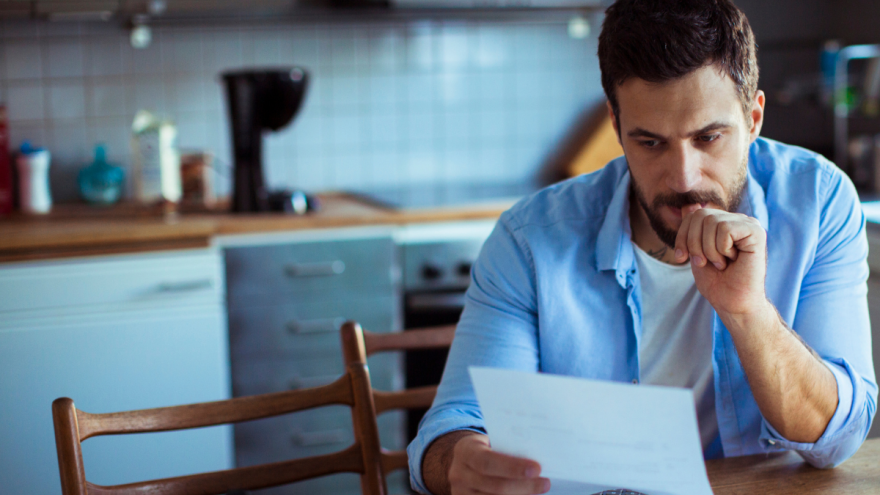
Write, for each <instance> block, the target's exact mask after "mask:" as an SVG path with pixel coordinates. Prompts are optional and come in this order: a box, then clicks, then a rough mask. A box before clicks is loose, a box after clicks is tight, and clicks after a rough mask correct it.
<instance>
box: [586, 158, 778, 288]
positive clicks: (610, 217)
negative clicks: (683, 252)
mask: <svg viewBox="0 0 880 495" xmlns="http://www.w3.org/2000/svg"><path fill="white" fill-rule="evenodd" d="M753 150H754V146H753V147H752V150H750V151H753ZM624 163H625V162H624ZM749 163H750V165H751V163H754V161H753V157H752V153H751V152H750V153H749ZM629 184H630V175H629V170H626V171H625V172H624V173H623V174H622V175H621V177H620V181H618V183H617V188H616V189H615V190H614V195H613V196H612V197H611V203H609V205H608V210H607V211H606V213H605V220H603V222H602V227H601V228H600V229H599V235H598V236H597V238H596V268H597V269H598V270H600V271H601V270H614V271H615V272H616V273H617V277H618V279H620V280H619V281H620V282H623V280H624V277H625V274H626V271H627V270H630V269H631V268H632V266H633V263H634V262H635V258H634V256H635V254H634V253H633V246H632V231H631V229H630V224H629V197H630V194H629ZM737 211H738V212H739V213H743V214H745V215H748V216H750V217H754V218H757V219H758V221H759V222H760V223H761V226H762V227H764V230H767V229H768V225H769V218H768V215H767V203H766V200H765V197H764V190H763V189H762V188H761V185H760V184H758V182H757V181H756V180H755V178H754V177H753V176H752V172H751V166H750V167H749V168H748V175H747V176H746V191H745V194H744V197H743V200H742V202H741V203H740V205H739V208H738V209H737Z"/></svg>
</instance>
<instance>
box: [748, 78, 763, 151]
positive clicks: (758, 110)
mask: <svg viewBox="0 0 880 495" xmlns="http://www.w3.org/2000/svg"><path fill="white" fill-rule="evenodd" d="M764 103H765V97H764V92H763V91H761V90H760V89H759V90H758V91H756V92H755V97H754V98H753V99H752V111H751V112H749V117H751V118H750V120H751V122H749V123H750V124H751V128H750V129H749V142H750V143H751V142H754V141H755V139H758V136H759V135H760V134H761V126H763V125H764Z"/></svg>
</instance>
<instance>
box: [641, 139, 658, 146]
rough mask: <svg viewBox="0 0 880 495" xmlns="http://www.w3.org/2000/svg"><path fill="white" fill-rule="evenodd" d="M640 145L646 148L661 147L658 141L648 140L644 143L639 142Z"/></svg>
mask: <svg viewBox="0 0 880 495" xmlns="http://www.w3.org/2000/svg"><path fill="white" fill-rule="evenodd" d="M639 144H640V145H642V146H644V147H645V148H656V147H657V146H659V145H660V141H659V140H657V139H647V140H643V141H639Z"/></svg>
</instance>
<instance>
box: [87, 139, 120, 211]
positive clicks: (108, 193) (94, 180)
mask: <svg viewBox="0 0 880 495" xmlns="http://www.w3.org/2000/svg"><path fill="white" fill-rule="evenodd" d="M124 180H125V172H124V171H123V170H122V168H120V167H118V166H116V165H112V164H109V163H107V152H106V150H105V149H104V146H103V145H100V144H99V145H96V146H95V161H94V162H92V164H91V165H89V166H88V167H86V168H84V169H82V170H80V171H79V176H78V182H79V193H80V195H81V196H82V198H83V199H84V200H86V201H87V202H88V203H91V204H94V205H112V204H114V203H116V202H117V201H119V198H120V197H121V196H122V182H123V181H124Z"/></svg>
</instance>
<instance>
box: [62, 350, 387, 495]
mask: <svg viewBox="0 0 880 495" xmlns="http://www.w3.org/2000/svg"><path fill="white" fill-rule="evenodd" d="M331 404H345V405H348V406H350V407H351V414H352V421H353V423H354V432H355V442H354V444H353V445H351V446H350V447H348V448H347V449H345V450H342V451H339V452H334V453H331V454H326V455H320V456H314V457H308V458H300V459H292V460H288V461H283V462H276V463H272V464H264V465H258V466H250V467H242V468H236V469H229V470H225V471H216V472H210V473H200V474H195V475H192V476H181V477H176V478H166V479H160V480H154V481H145V482H140V483H131V484H126V485H116V486H100V485H95V484H92V483H89V482H88V481H86V479H85V471H84V467H83V458H82V448H81V447H82V446H81V442H82V441H83V440H86V439H87V438H90V437H94V436H98V435H116V434H127V433H142V432H157V431H169V430H181V429H188V428H198V427H203V426H214V425H220V424H225V423H235V422H239V421H248V420H253V419H259V418H265V417H269V416H277V415H280V414H285V413H291V412H295V411H301V410H304V409H311V408H314V407H318V406H324V405H331ZM52 415H53V418H54V422H55V442H56V447H57V450H58V466H59V469H60V471H61V487H62V493H63V495H134V494H141V495H142V494H147V493H149V494H151V495H160V494H161V495H211V494H219V493H225V492H229V491H235V490H249V489H258V488H265V487H270V486H277V485H284V484H287V483H291V482H295V481H299V480H304V479H307V478H314V477H318V476H323V475H327V474H332V473H340V472H352V473H359V474H360V475H361V488H362V491H363V493H364V494H365V495H384V493H385V483H384V477H383V472H384V470H383V469H382V466H381V464H380V459H379V452H380V445H379V433H378V430H377V427H376V412H375V408H374V404H373V396H372V393H371V389H370V382H369V375H368V373H367V370H366V367H365V365H364V364H363V363H360V362H353V363H350V364H347V366H346V373H345V374H344V375H343V376H342V377H341V378H339V379H338V380H336V381H335V382H333V383H331V384H328V385H325V386H321V387H315V388H310V389H303V390H295V391H288V392H278V393H272V394H264V395H255V396H250V397H238V398H234V399H230V400H224V401H218V402H205V403H200V404H190V405H182V406H173V407H163V408H158V409H143V410H138V411H127V412H118V413H109V414H90V413H86V412H83V411H80V410H78V409H76V408H75V407H74V404H73V400H71V399H68V398H60V399H57V400H55V402H54V403H53V404H52Z"/></svg>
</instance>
